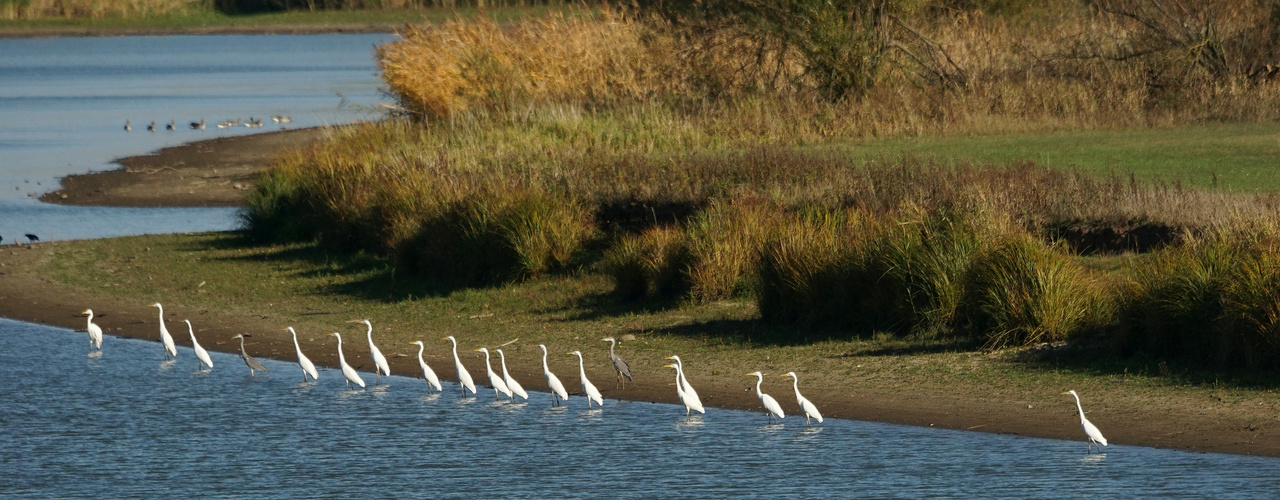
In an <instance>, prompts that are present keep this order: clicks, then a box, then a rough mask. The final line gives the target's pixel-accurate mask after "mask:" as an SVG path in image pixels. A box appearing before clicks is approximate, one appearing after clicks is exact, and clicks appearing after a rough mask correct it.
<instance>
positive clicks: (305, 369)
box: [285, 326, 320, 382]
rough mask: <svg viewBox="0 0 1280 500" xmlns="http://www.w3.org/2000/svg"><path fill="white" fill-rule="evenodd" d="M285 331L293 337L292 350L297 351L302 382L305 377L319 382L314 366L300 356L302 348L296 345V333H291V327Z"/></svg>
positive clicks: (302, 355) (304, 356)
mask: <svg viewBox="0 0 1280 500" xmlns="http://www.w3.org/2000/svg"><path fill="white" fill-rule="evenodd" d="M285 330H287V331H288V332H289V334H290V335H293V348H294V349H296V350H297V351H298V366H300V367H302V381H303V382H306V381H307V375H310V376H311V380H320V373H319V372H316V365H315V364H314V363H312V362H311V360H310V359H308V358H307V356H306V355H304V354H302V346H300V345H298V332H295V331H293V327H292V326H290V327H286V328H285Z"/></svg>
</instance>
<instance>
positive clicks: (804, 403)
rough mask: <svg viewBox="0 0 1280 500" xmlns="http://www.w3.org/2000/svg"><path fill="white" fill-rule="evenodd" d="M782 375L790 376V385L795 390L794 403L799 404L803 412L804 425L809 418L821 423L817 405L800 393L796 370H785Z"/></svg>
mask: <svg viewBox="0 0 1280 500" xmlns="http://www.w3.org/2000/svg"><path fill="white" fill-rule="evenodd" d="M782 376H784V377H791V387H792V388H794V389H795V390H796V404H798V405H800V411H803V412H804V425H805V426H806V427H808V426H809V419H810V418H812V419H814V420H817V421H818V423H819V424H821V423H822V414H821V413H818V407H817V406H815V405H814V404H813V403H812V402H810V401H809V400H808V399H805V397H804V396H801V395H800V377H797V376H796V372H787V373H785V374H783V375H782Z"/></svg>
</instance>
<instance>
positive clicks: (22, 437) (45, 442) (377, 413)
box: [0, 319, 1280, 498]
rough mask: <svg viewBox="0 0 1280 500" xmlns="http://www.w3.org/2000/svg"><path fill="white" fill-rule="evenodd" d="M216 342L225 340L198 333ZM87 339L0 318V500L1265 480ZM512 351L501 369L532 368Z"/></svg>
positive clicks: (777, 491) (1076, 445) (885, 491)
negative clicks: (587, 402) (8, 499)
mask: <svg viewBox="0 0 1280 500" xmlns="http://www.w3.org/2000/svg"><path fill="white" fill-rule="evenodd" d="M198 327H199V325H197V328H198ZM174 331H175V333H184V332H180V331H178V330H177V329H174ZM197 335H199V333H198V332H197ZM303 337H304V338H306V337H307V336H305V335H304V336H303ZM219 342H230V339H213V338H202V339H201V343H202V344H204V345H205V346H211V345H214V344H216V343H219ZM87 344H88V342H87V336H86V335H85V334H83V333H75V332H72V331H70V330H66V329H61V328H51V327H47V326H43V325H34V324H30V323H22V322H16V321H10V320H2V319H0V380H3V381H4V383H3V384H0V401H3V402H4V405H5V409H4V411H0V429H3V431H4V432H3V433H2V434H0V471H3V472H0V494H3V495H4V496H13V495H33V496H60V497H61V496H93V497H121V496H137V495H144V494H145V495H149V496H155V495H157V494H159V495H164V496H169V497H180V496H188V495H193V494H199V495H221V496H227V495H235V496H246V495H251V496H273V497H302V496H315V495H317V494H320V495H323V496H326V497H357V496H358V497H375V496H398V497H440V496H458V497H463V496H465V497H475V496H484V497H511V496H521V497H529V496H551V495H556V496H566V497H599V496H608V497H653V496H658V495H662V496H698V497H707V496H727V495H742V496H765V495H786V496H799V497H820V496H821V497H886V496H893V497H913V498H914V497H924V496H981V497H1018V498H1026V497H1055V498H1056V497H1063V496H1070V497H1080V496H1087V495H1097V494H1101V495H1105V496H1106V497H1121V498H1127V497H1159V498H1167V497H1195V498H1206V497H1212V498H1223V497H1273V496H1274V493H1275V491H1276V490H1275V486H1274V484H1273V480H1274V479H1275V478H1276V477H1277V476H1280V460H1277V459H1272V458H1259V457H1248V456H1237V455H1221V454H1202V453H1187V452H1179V451H1170V450H1159V449H1153V448H1142V447H1132V446H1122V445H1112V446H1109V447H1107V448H1106V453H1105V454H1094V455H1088V454H1086V453H1085V444H1084V442H1082V441H1055V440H1047V439H1036V438H1026V437H1017V436H1004V435H994V434H983V433H976V432H962V431H951V430H942V429H931V428H920V427H909V426H898V425H890V424H880V423H868V422H857V421H848V420H838V419H829V420H827V421H826V422H825V423H823V424H819V425H815V427H814V428H812V429H806V428H805V426H804V423H803V421H802V420H800V419H798V418H794V417H792V418H787V419H785V420H784V421H783V422H784V423H783V424H782V425H768V423H767V420H766V419H765V417H764V416H763V415H762V414H757V413H748V412H741V411H733V410H722V409H716V408H709V409H708V412H707V415H705V416H702V417H694V418H692V419H687V418H685V416H684V411H683V408H682V407H678V406H675V405H669V404H653V403H640V402H619V401H615V400H607V401H606V402H605V403H606V404H605V407H604V409H603V410H596V411H587V410H586V409H585V408H584V406H583V400H582V398H580V397H577V396H571V397H570V400H569V404H568V407H567V408H564V409H551V408H549V405H550V396H548V395H547V394H545V393H539V392H532V391H531V393H530V397H531V401H530V402H529V403H527V404H524V403H520V404H508V403H498V404H494V403H493V402H492V400H491V399H489V398H490V397H491V395H492V392H491V391H490V390H487V389H481V397H480V398H468V399H465V400H461V401H460V400H459V399H458V392H457V385H456V384H446V386H445V393H444V394H443V395H442V396H435V395H427V394H426V389H425V382H422V381H421V380H415V379H411V378H406V377H398V376H397V377H391V378H390V379H389V382H388V383H387V384H386V385H382V386H377V387H374V386H373V383H372V382H373V377H371V376H369V374H364V375H365V378H366V380H367V381H368V382H369V384H370V388H368V389H364V390H357V391H348V390H346V389H345V388H344V386H343V382H342V376H341V374H340V373H339V372H337V371H336V370H322V371H321V372H320V380H319V381H318V382H314V383H309V384H307V383H302V382H301V375H300V371H299V369H298V368H297V365H296V364H295V363H286V362H280V361H271V360H264V363H265V364H266V366H267V367H268V368H270V369H271V370H272V373H271V374H269V375H265V376H259V377H258V378H256V379H250V378H249V377H248V370H247V369H246V368H245V366H244V364H243V362H242V361H241V360H240V359H239V357H238V356H233V355H228V354H222V353H211V355H212V356H213V362H214V368H213V369H212V370H208V371H197V370H196V369H195V368H196V360H195V357H194V356H193V355H192V353H191V350H190V349H187V348H183V347H179V353H178V359H177V361H176V362H173V361H170V362H164V361H162V357H163V356H162V348H161V347H160V344H159V343H157V342H148V341H140V340H129V339H120V338H116V337H108V338H107V339H106V341H105V343H104V345H103V350H102V351H101V353H100V354H98V353H94V354H90V353H89V351H88V349H87ZM464 344H465V340H464ZM227 345H232V344H227ZM332 346H333V345H332V343H325V344H315V345H314V347H310V348H309V347H304V349H320V348H322V347H323V348H332ZM430 347H434V348H436V349H440V351H441V353H442V354H443V353H444V352H447V348H448V345H447V343H444V342H441V343H440V345H438V346H430ZM464 347H465V345H464ZM553 347H554V346H553ZM571 347H573V346H560V348H571ZM247 348H248V349H249V351H250V352H253V350H254V348H255V346H254V344H253V343H252V339H251V342H250V343H249V344H248V346H247ZM347 352H348V353H349V354H351V356H352V357H353V358H354V357H356V356H361V355H363V353H364V352H365V351H364V350H362V349H357V348H356V347H353V346H349V347H348V350H347ZM521 356H524V354H521ZM528 356H531V358H530V359H521V360H518V362H523V363H536V362H537V359H536V358H533V357H532V356H533V354H529V355H528ZM588 361H589V362H590V361H592V360H591V359H590V358H588ZM594 361H595V362H596V363H600V364H601V366H600V367H599V370H598V371H599V372H600V373H607V368H608V367H607V366H605V365H604V363H607V361H606V360H605V358H604V357H600V358H599V359H597V360H594ZM435 368H436V369H437V371H439V372H449V371H451V370H452V367H449V366H438V367H435ZM561 376H562V377H561V378H562V379H566V384H567V385H574V384H575V383H576V377H573V376H571V374H561ZM568 379H573V381H570V380H568ZM532 382H533V381H529V383H528V384H526V385H533V384H532ZM787 403H788V402H784V405H785V404H787ZM817 403H818V404H819V405H821V401H817ZM1104 430H1105V429H1104Z"/></svg>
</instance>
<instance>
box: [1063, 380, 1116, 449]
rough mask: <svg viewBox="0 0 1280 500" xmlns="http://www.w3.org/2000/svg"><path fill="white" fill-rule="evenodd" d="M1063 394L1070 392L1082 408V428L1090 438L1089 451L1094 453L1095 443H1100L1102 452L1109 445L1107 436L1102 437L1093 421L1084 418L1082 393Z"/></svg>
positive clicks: (1077, 406)
mask: <svg viewBox="0 0 1280 500" xmlns="http://www.w3.org/2000/svg"><path fill="white" fill-rule="evenodd" d="M1063 394H1070V395H1071V397H1074V398H1076V409H1077V410H1080V428H1082V429H1084V435H1085V436H1088V438H1089V453H1093V445H1094V444H1097V445H1099V446H1098V453H1102V447H1103V446H1106V445H1107V438H1105V437H1102V431H1100V430H1098V427H1097V426H1095V425H1093V422H1090V421H1089V419H1087V418H1084V407H1083V406H1080V395H1079V394H1076V391H1067V392H1064V393H1063Z"/></svg>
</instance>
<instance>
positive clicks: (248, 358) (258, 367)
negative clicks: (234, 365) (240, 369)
mask: <svg viewBox="0 0 1280 500" xmlns="http://www.w3.org/2000/svg"><path fill="white" fill-rule="evenodd" d="M244 362H245V363H248V364H249V368H253V369H254V370H261V371H263V372H266V373H271V370H268V369H267V367H265V366H262V363H259V362H258V360H256V359H253V357H252V356H245V357H244Z"/></svg>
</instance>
